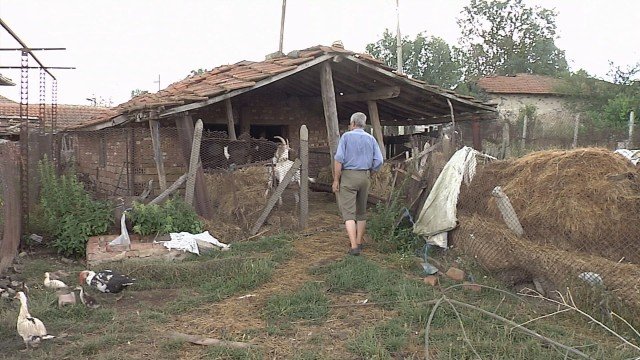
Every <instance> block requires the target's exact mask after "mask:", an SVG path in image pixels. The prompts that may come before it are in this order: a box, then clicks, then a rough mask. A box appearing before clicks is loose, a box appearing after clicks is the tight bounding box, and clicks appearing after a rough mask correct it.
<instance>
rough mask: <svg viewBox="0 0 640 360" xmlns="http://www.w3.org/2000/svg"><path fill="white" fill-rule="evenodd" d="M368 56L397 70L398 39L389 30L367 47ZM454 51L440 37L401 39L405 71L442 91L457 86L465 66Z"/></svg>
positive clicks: (418, 36) (422, 36) (417, 36)
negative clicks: (440, 88) (455, 55)
mask: <svg viewBox="0 0 640 360" xmlns="http://www.w3.org/2000/svg"><path fill="white" fill-rule="evenodd" d="M366 51H367V53H369V54H371V55H372V56H374V57H376V58H378V59H380V60H383V61H384V62H385V64H387V65H388V66H390V67H394V68H397V66H398V58H397V53H396V36H395V35H394V34H393V33H391V32H390V31H389V30H388V29H386V30H385V31H384V33H383V34H382V39H380V40H378V41H376V42H375V43H371V44H368V45H367V47H366ZM453 54H454V51H453V50H452V48H451V47H450V46H449V44H447V42H446V41H444V40H443V39H441V38H439V37H435V36H431V37H426V36H425V35H424V33H419V34H418V35H416V38H415V39H414V40H410V39H409V37H404V38H403V39H402V59H403V70H404V71H405V73H406V74H407V75H409V76H411V77H412V78H415V79H419V80H423V81H426V82H427V83H429V84H431V85H436V86H440V87H443V88H449V89H451V88H453V87H455V86H456V85H457V84H458V83H459V82H460V80H461V78H462V70H461V69H462V67H461V65H460V63H459V62H458V61H457V60H456V59H455V57H454V55H453Z"/></svg>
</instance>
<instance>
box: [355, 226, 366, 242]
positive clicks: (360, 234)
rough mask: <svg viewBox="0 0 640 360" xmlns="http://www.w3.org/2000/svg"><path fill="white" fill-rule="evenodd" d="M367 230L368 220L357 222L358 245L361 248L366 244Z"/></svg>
mask: <svg viewBox="0 0 640 360" xmlns="http://www.w3.org/2000/svg"><path fill="white" fill-rule="evenodd" d="M366 230H367V220H360V221H357V222H356V234H357V236H356V245H358V246H360V245H362V243H363V242H364V233H365V231H366Z"/></svg>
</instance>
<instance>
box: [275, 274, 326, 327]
mask: <svg viewBox="0 0 640 360" xmlns="http://www.w3.org/2000/svg"><path fill="white" fill-rule="evenodd" d="M328 313H329V299H328V298H327V295H326V294H325V290H324V289H323V288H322V287H321V286H320V285H319V284H318V283H306V284H303V285H302V286H301V287H300V288H299V289H298V290H297V291H295V292H293V293H285V294H278V295H274V296H272V297H271V298H270V299H268V300H267V304H266V306H265V309H264V316H265V318H266V320H267V324H269V325H270V326H280V327H282V325H284V324H290V323H291V322H292V321H296V320H307V321H309V322H311V323H320V322H322V321H323V320H324V319H326V317H327V314H328Z"/></svg>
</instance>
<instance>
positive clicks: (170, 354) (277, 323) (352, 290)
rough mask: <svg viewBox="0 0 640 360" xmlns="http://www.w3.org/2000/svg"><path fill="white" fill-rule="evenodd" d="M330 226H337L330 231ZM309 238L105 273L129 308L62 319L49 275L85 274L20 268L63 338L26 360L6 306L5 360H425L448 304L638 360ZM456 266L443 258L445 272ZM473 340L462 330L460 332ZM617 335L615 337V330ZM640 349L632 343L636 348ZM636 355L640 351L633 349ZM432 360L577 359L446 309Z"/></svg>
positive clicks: (35, 265)
mask: <svg viewBox="0 0 640 360" xmlns="http://www.w3.org/2000/svg"><path fill="white" fill-rule="evenodd" d="M333 223H334V224H338V223H339V221H338V220H337V218H336V219H335V222H333ZM323 230H324V231H319V230H318V231H312V232H310V233H307V234H298V235H295V236H294V235H277V236H270V237H265V238H261V239H257V240H253V241H245V242H239V243H235V244H233V245H232V250H231V251H228V252H213V253H211V254H208V255H203V256H200V257H195V256H194V257H191V258H188V259H187V260H184V261H182V262H126V263H117V264H110V266H105V267H104V268H109V267H110V268H113V269H115V270H118V271H121V272H124V273H128V274H131V275H132V276H134V277H136V278H137V279H138V280H139V281H138V283H137V284H136V285H135V286H134V287H132V288H131V289H130V290H128V291H126V292H125V295H124V297H123V298H122V299H121V300H119V301H116V299H115V297H114V296H113V295H111V296H110V295H108V294H94V295H96V297H97V298H98V300H99V301H100V302H101V304H102V306H101V307H100V308H99V309H94V310H92V309H87V308H85V307H83V306H82V305H81V304H79V305H75V306H69V307H64V308H62V309H58V308H57V306H56V296H55V294H54V293H53V292H52V291H50V290H48V289H44V287H43V286H42V285H41V284H42V278H43V273H44V272H45V271H54V270H57V269H61V268H64V269H66V270H68V271H72V275H71V276H70V277H69V278H68V279H63V280H65V281H67V282H69V283H75V277H76V275H77V271H79V270H81V269H82V267H81V266H80V265H64V264H62V263H60V262H59V261H58V258H57V257H56V256H54V255H37V256H36V255H32V256H29V257H27V258H26V259H23V263H24V265H25V269H24V272H23V274H22V275H23V276H24V277H25V279H26V280H27V283H28V284H29V285H30V287H31V298H30V310H31V313H32V315H33V316H35V317H38V318H40V319H41V320H42V321H43V322H44V323H45V324H46V325H47V328H48V330H49V332H50V333H52V334H54V335H58V336H59V338H58V339H55V340H53V341H50V342H48V343H45V344H43V346H41V347H40V348H38V349H35V350H30V351H28V352H23V351H21V350H22V349H23V347H24V345H23V343H22V341H21V339H20V338H19V337H18V335H17V333H16V330H15V321H16V317H17V312H18V303H17V301H13V302H7V301H4V300H3V301H1V302H0V357H2V358H6V359H23V358H24V359H274V358H276V359H424V358H425V330H426V328H427V323H428V321H429V318H430V315H431V311H432V309H433V306H434V300H437V299H440V298H442V296H443V295H444V296H446V298H447V299H454V300H457V301H461V302H464V303H467V304H471V305H474V306H476V307H479V308H482V309H485V310H487V311H490V312H492V313H496V314H498V315H500V316H502V317H504V318H507V319H510V320H512V321H514V322H516V323H525V322H527V321H531V320H533V319H537V320H535V321H531V322H529V323H527V324H526V327H527V328H529V329H531V330H533V331H536V332H538V333H539V334H541V335H543V336H546V337H549V338H552V339H554V340H556V341H558V342H560V343H562V344H565V345H568V346H572V347H575V348H578V349H579V350H580V351H582V352H584V353H585V354H586V355H588V356H590V357H591V358H594V359H630V358H634V357H637V356H640V353H638V352H635V351H634V350H633V349H632V348H631V347H629V346H621V345H620V344H621V341H620V340H619V339H617V338H615V337H614V336H613V335H611V334H610V333H607V332H606V331H604V330H603V329H602V328H601V327H599V326H597V325H595V324H593V323H589V322H588V320H587V319H586V318H584V317H583V316H581V315H578V314H576V313H575V312H563V313H559V314H556V315H553V316H548V317H543V316H544V315H546V314H551V313H554V312H556V311H557V310H558V308H557V307H555V306H552V305H551V304H548V303H546V302H541V301H540V300H536V299H530V298H523V297H520V296H516V295H513V294H508V293H506V292H501V291H497V290H492V289H488V288H484V289H483V290H482V291H481V292H472V291H469V290H465V289H463V288H462V287H453V288H450V286H452V285H455V284H456V283H455V282H453V281H451V280H447V279H446V278H444V277H441V279H440V280H441V284H440V285H439V286H437V287H431V286H428V285H426V284H425V283H424V282H423V281H422V277H421V274H420V273H419V272H418V270H417V269H418V268H419V265H418V259H416V258H413V257H411V256H401V255H398V254H381V253H378V252H376V251H375V250H373V249H371V248H368V249H366V250H365V253H364V255H363V256H361V257H347V256H346V249H347V248H346V240H345V239H344V235H343V231H342V229H340V228H339V227H337V226H335V227H333V228H330V229H326V228H325V229H323ZM450 256H451V255H447V256H440V257H438V261H439V262H441V263H443V264H444V265H449V264H451V263H452V262H453V260H454V259H453V258H449V257H450ZM465 266H466V269H465V270H468V271H470V272H473V274H474V275H475V276H476V278H477V279H478V282H479V283H481V284H484V285H486V286H491V287H496V288H497V289H501V290H507V289H504V288H501V287H500V285H499V284H497V283H496V282H494V281H493V280H492V279H491V278H490V277H486V276H485V275H484V274H483V273H482V272H481V271H480V270H479V269H476V268H474V267H473V264H465ZM463 329H464V330H463ZM617 330H619V329H617ZM174 332H180V333H185V334H192V335H202V336H206V337H210V338H217V339H223V340H232V341H238V342H245V343H250V344H253V345H254V346H253V347H251V348H249V349H236V348H230V347H216V346H208V347H206V346H200V345H193V344H190V343H185V342H183V341H179V340H176V339H173V338H172V337H171V334H172V333H174ZM632 336H636V335H632ZM629 339H630V340H631V341H632V342H633V343H639V342H640V338H639V337H638V336H636V337H635V338H631V337H630V338H629ZM429 352H430V355H431V358H433V359H476V358H482V359H573V358H578V357H576V356H575V355H572V354H570V353H569V354H568V353H567V352H566V351H564V350H562V349H560V348H559V347H557V346H551V345H548V344H546V343H544V342H542V341H540V340H538V339H536V338H534V337H531V336H529V335H526V334H524V333H523V332H521V331H519V330H518V329H514V328H513V326H510V325H507V324H505V323H504V322H500V321H497V320H494V319H492V318H490V317H488V316H486V315H484V314H482V313H480V312H478V311H475V310H473V309H468V308H465V307H462V306H454V305H453V304H452V303H451V304H450V303H448V302H447V301H446V300H444V301H442V302H441V303H440V306H439V308H438V309H437V311H436V312H435V313H434V315H433V318H432V319H431V323H430V326H429Z"/></svg>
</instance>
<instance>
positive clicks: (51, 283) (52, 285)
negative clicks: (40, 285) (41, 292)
mask: <svg viewBox="0 0 640 360" xmlns="http://www.w3.org/2000/svg"><path fill="white" fill-rule="evenodd" d="M44 286H45V287H48V288H49V289H65V288H67V284H65V283H64V282H62V281H60V280H51V278H50V276H49V273H48V272H46V273H44Z"/></svg>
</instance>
